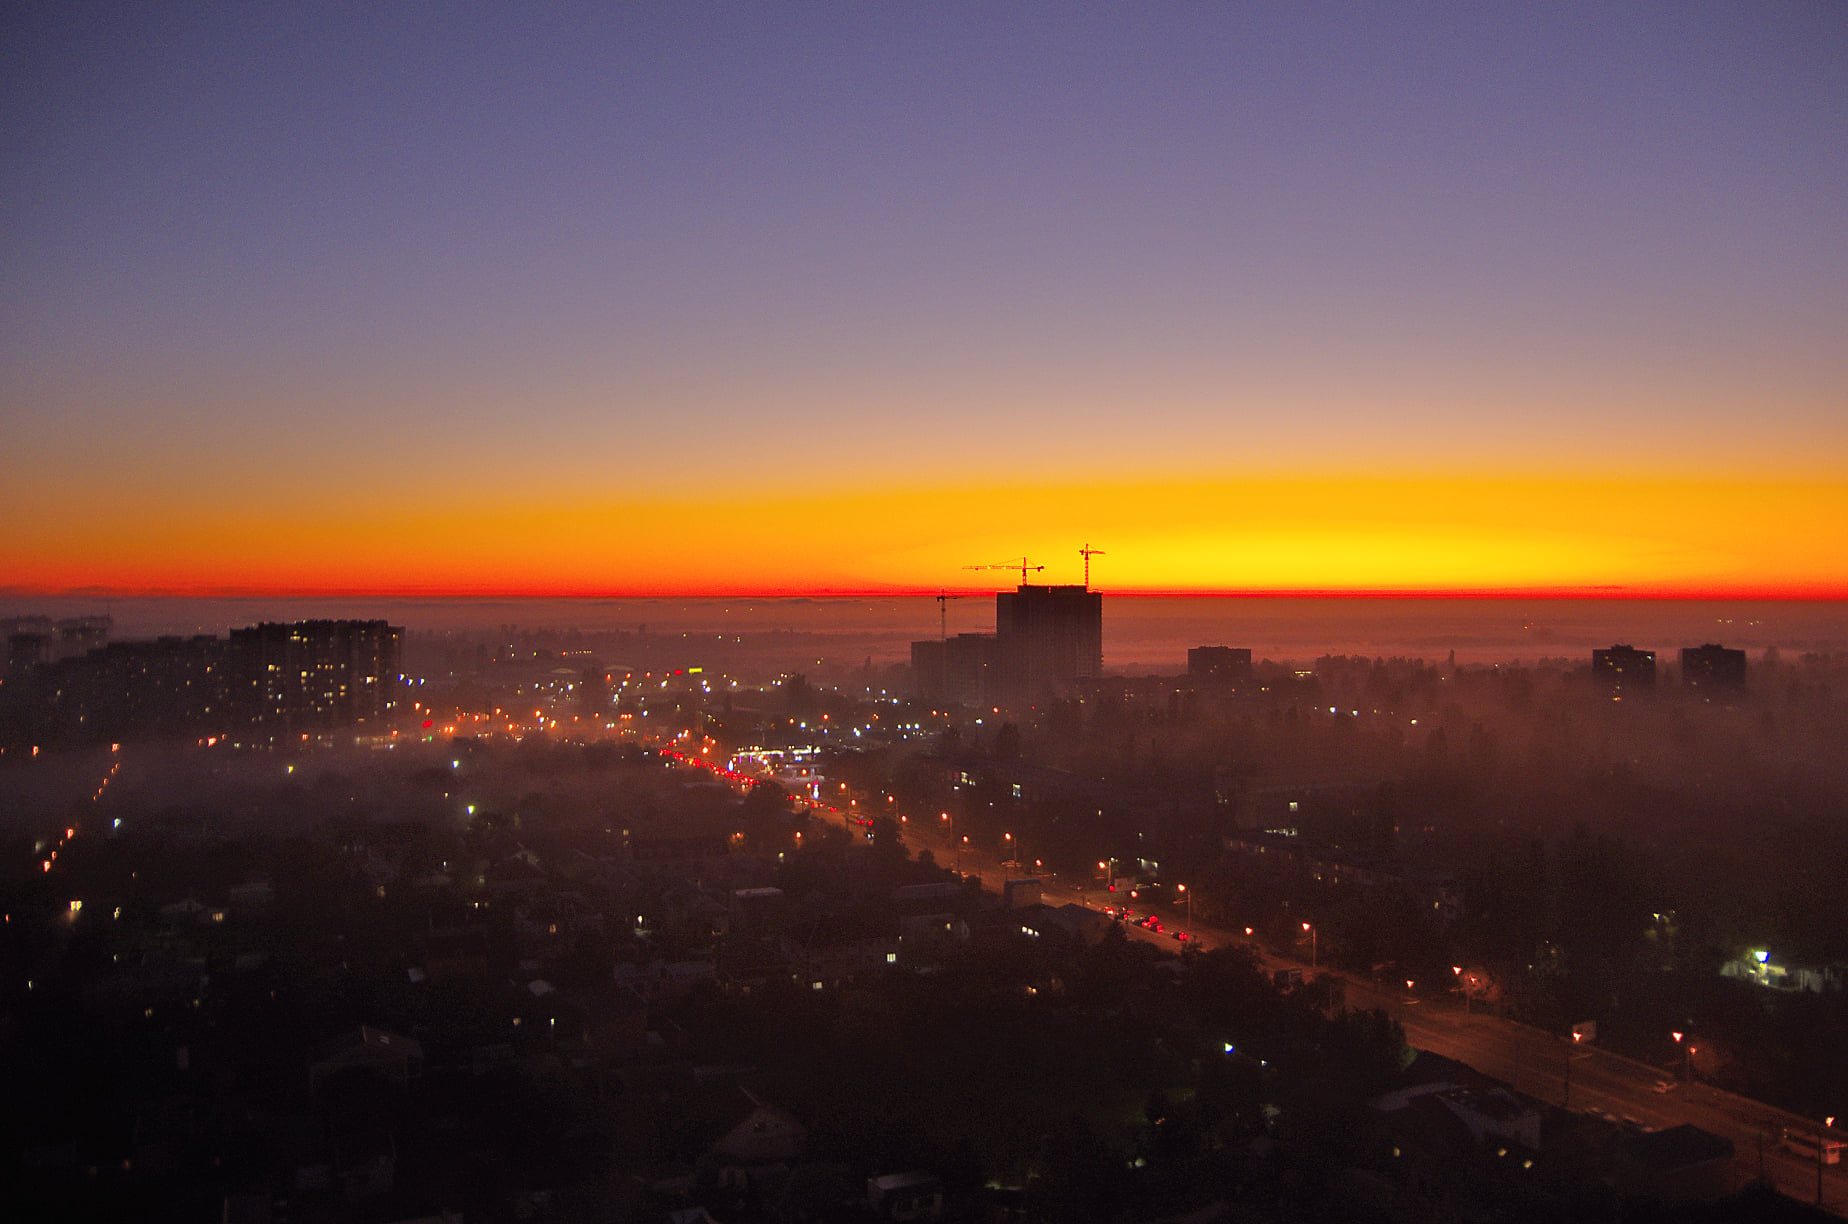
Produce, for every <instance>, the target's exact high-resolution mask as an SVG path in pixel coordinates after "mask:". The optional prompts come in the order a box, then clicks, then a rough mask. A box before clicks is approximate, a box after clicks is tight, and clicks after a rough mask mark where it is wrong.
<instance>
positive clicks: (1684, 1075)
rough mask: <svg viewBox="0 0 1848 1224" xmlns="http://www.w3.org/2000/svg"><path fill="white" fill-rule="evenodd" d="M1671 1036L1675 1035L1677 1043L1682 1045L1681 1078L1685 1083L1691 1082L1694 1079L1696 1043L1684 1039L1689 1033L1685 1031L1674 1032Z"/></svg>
mask: <svg viewBox="0 0 1848 1224" xmlns="http://www.w3.org/2000/svg"><path fill="white" fill-rule="evenodd" d="M1669 1036H1670V1037H1673V1038H1674V1039H1675V1044H1676V1045H1678V1046H1680V1047H1681V1080H1682V1082H1683V1083H1690V1082H1692V1081H1693V1079H1694V1043H1693V1042H1692V1041H1686V1040H1684V1038H1686V1037H1687V1034H1686V1033H1683V1032H1679V1031H1677V1032H1673V1033H1670V1034H1669Z"/></svg>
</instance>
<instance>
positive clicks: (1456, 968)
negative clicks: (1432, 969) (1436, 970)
mask: <svg viewBox="0 0 1848 1224" xmlns="http://www.w3.org/2000/svg"><path fill="white" fill-rule="evenodd" d="M1450 972H1452V973H1454V974H1456V975H1457V985H1459V986H1461V987H1462V988H1463V1014H1464V1015H1466V1016H1467V1015H1469V983H1468V982H1467V981H1465V980H1464V979H1463V966H1461V965H1452V966H1450Z"/></svg>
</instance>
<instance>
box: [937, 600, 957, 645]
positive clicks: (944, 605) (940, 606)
mask: <svg viewBox="0 0 1848 1224" xmlns="http://www.w3.org/2000/svg"><path fill="white" fill-rule="evenodd" d="M961 598H962V596H961V595H952V594H950V593H949V592H948V591H938V592H937V617H938V619H939V620H940V621H941V622H942V625H941V628H940V631H941V632H942V634H943V640H944V641H946V642H947V641H949V640H950V604H949V601H950V600H952V599H961Z"/></svg>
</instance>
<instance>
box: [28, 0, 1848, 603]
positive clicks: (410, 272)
mask: <svg viewBox="0 0 1848 1224" xmlns="http://www.w3.org/2000/svg"><path fill="white" fill-rule="evenodd" d="M0 523H4V524H5V526H6V530H5V532H4V533H0V592H10V593H13V594H15V595H42V594H48V593H58V592H76V591H104V592H115V593H121V594H136V593H154V592H170V593H209V592H228V593H265V592H267V593H291V594H315V593H335V592H339V593H361V594H364V593H378V594H404V595H423V594H464V595H465V594H477V593H502V594H506V593H513V594H548V593H557V594H571V595H584V596H589V595H625V594H626V595H649V594H730V593H736V592H762V593H777V592H805V591H806V592H827V591H863V592H879V591H903V590H913V591H917V590H931V591H934V590H937V589H939V588H945V587H947V588H951V589H955V588H959V587H963V588H979V587H990V588H992V587H993V586H994V585H996V584H997V583H999V584H1003V585H1005V584H1008V583H1011V582H1012V581H1015V580H1016V579H1011V578H1009V577H1008V575H1007V574H1006V572H1005V571H993V572H991V573H979V572H973V571H970V570H967V569H965V568H964V567H966V566H969V565H975V564H997V563H1001V562H1004V561H1006V560H1007V559H1008V558H1010V557H1013V558H1023V557H1024V558H1026V560H1027V561H1028V562H1030V563H1031V564H1033V565H1043V566H1044V567H1045V568H1044V569H1043V570H1031V571H1029V573H1030V576H1031V577H1032V578H1033V580H1035V581H1047V582H1078V581H1081V580H1082V575H1083V562H1082V559H1081V557H1080V556H1079V552H1078V550H1079V548H1080V547H1081V546H1083V545H1086V544H1089V545H1091V546H1093V547H1095V548H1098V549H1101V550H1103V552H1102V555H1099V556H1096V557H1094V558H1093V560H1092V571H1091V573H1092V582H1093V585H1095V586H1097V587H1099V588H1100V589H1105V590H1118V591H1267V592H1270V591H1293V592H1330V593H1339V592H1394V591H1420V592H1488V593H1496V592H1557V593H1561V594H1572V595H1583V594H1609V595H1643V596H1655V595H1671V596H1673V595H1679V596H1727V597H1732V596H1745V597H1760V596H1769V597H1786V596H1795V597H1809V598H1831V599H1840V598H1844V597H1848V19H1844V15H1843V10H1842V8H1841V7H1840V5H1839V4H1837V3H1777V2H1753V3H1739V4H1704V3H1691V2H1686V0H1683V2H1677V3H1662V4H1647V3H1643V4H1634V5H1623V6H1612V5H1602V4H1598V5H1591V4H1587V5H1574V4H1549V5H1482V4H1410V3H1407V4H1327V5H1321V4H1304V3H1289V4H1276V5H1271V4H1257V3H1252V4H1243V3H1229V4H1227V3H1219V4H1186V3H1175V4H1162V5H1083V4H1061V5H1025V4H1005V5H1002V4H980V5H977V4H929V5H925V4H897V3H893V4H851V5H829V4H803V5H780V4H752V5H743V4H723V5H701V4H658V5H647V4H629V5H588V6H582V7H579V6H573V5H567V4H558V5H546V6H534V5H514V4H469V3H455V2H451V3H441V4H436V3H432V4H417V3H403V4H393V5H373V4H350V5H349V4H317V3H299V4H249V3H235V4H223V5H212V4H197V5H194V4H183V3H174V4H162V5H142V4H120V5H106V4H61V5H37V6H35V5H13V6H8V7H7V8H6V10H5V13H4V16H0Z"/></svg>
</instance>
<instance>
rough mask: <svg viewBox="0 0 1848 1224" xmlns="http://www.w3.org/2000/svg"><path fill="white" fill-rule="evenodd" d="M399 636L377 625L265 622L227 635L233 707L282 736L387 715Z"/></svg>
mask: <svg viewBox="0 0 1848 1224" xmlns="http://www.w3.org/2000/svg"><path fill="white" fill-rule="evenodd" d="M403 641H404V631H403V630H402V629H398V628H394V627H393V626H391V625H389V624H387V623H386V622H384V621H382V620H372V621H359V620H313V621H297V622H296V623H294V624H292V625H285V624H278V623H275V622H265V623H263V624H260V625H254V626H252V627H250V628H248V629H233V630H232V631H231V639H230V642H229V643H228V645H229V653H230V656H231V659H232V666H231V675H230V690H231V699H232V703H233V706H234V707H235V709H236V710H237V711H238V712H239V713H240V714H246V715H248V716H249V721H250V722H252V723H254V724H257V725H259V726H264V727H269V728H272V729H275V730H280V731H284V732H289V731H310V730H321V729H326V728H329V727H341V726H350V725H352V724H354V723H363V722H373V721H376V720H379V719H382V718H384V717H386V715H387V714H389V713H390V711H391V710H392V708H393V707H394V705H395V704H396V700H397V691H398V690H397V686H398V679H399V676H398V656H399V652H400V650H401V648H402V645H403Z"/></svg>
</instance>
